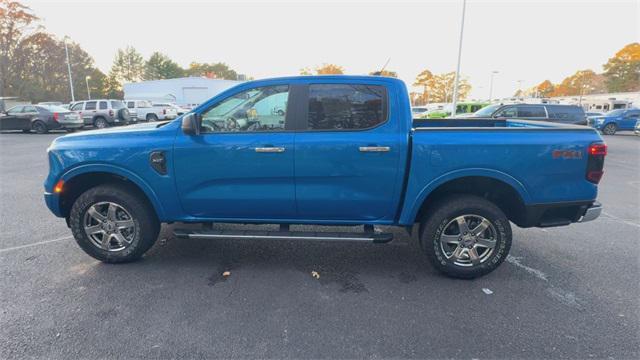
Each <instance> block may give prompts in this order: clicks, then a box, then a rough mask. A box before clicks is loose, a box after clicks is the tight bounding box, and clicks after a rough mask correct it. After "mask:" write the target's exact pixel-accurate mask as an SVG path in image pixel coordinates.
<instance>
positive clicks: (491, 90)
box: [489, 70, 498, 102]
mask: <svg viewBox="0 0 640 360" xmlns="http://www.w3.org/2000/svg"><path fill="white" fill-rule="evenodd" d="M497 73H498V71H496V70H493V71H492V72H491V81H490V82H489V102H491V100H493V77H494V76H495V74H497Z"/></svg>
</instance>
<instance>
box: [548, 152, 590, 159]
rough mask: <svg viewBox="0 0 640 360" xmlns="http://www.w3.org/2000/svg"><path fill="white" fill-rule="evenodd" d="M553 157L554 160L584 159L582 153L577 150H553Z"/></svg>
mask: <svg viewBox="0 0 640 360" xmlns="http://www.w3.org/2000/svg"><path fill="white" fill-rule="evenodd" d="M551 156H552V157H553V158H554V159H582V151H577V150H553V152H552V153H551Z"/></svg>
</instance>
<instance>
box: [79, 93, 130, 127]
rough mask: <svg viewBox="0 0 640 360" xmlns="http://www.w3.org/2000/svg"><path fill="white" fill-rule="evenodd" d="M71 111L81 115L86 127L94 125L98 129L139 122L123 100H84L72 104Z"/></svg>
mask: <svg viewBox="0 0 640 360" xmlns="http://www.w3.org/2000/svg"><path fill="white" fill-rule="evenodd" d="M70 110H71V111H74V112H77V113H78V114H80V116H82V119H83V120H84V124H85V125H93V126H94V127H96V128H98V129H102V128H106V127H109V126H113V125H126V124H129V123H135V122H137V119H136V118H135V117H133V116H131V114H130V113H129V110H127V109H126V107H125V105H124V102H122V100H116V99H97V100H83V101H78V102H75V103H73V104H71V106H70Z"/></svg>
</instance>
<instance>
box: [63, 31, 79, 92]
mask: <svg viewBox="0 0 640 360" xmlns="http://www.w3.org/2000/svg"><path fill="white" fill-rule="evenodd" d="M68 38H69V37H68V36H65V37H64V39H62V41H63V42H64V52H65V54H67V71H68V72H69V89H70V90H71V101H72V102H74V101H76V97H75V96H73V80H72V79H71V62H70V61H69V48H68V47H67V39H68Z"/></svg>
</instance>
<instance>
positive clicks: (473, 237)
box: [420, 195, 511, 279]
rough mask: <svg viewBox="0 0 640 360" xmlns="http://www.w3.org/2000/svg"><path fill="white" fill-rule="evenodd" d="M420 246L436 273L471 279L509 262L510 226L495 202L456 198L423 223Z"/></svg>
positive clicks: (440, 205)
mask: <svg viewBox="0 0 640 360" xmlns="http://www.w3.org/2000/svg"><path fill="white" fill-rule="evenodd" d="M420 245H421V246H422V249H423V251H424V252H425V253H426V255H427V257H428V258H429V260H430V261H431V264H432V265H433V266H434V267H435V268H436V269H437V270H439V271H441V272H442V273H444V274H446V275H448V276H451V277H456V278H464V279H471V278H475V277H478V276H482V275H485V274H488V273H490V272H491V271H493V270H495V269H496V268H497V267H498V266H499V265H500V264H501V263H502V262H503V261H504V260H505V259H506V257H507V255H508V254H509V249H510V248H511V225H510V224H509V220H508V219H507V217H506V216H505V215H504V213H503V212H502V210H500V208H498V207H497V206H496V205H495V204H493V203H492V202H490V201H488V200H486V199H484V198H481V197H478V196H473V195H454V196H451V197H448V198H446V199H444V200H442V201H440V202H439V203H437V204H435V205H434V206H433V211H432V212H431V213H430V214H429V215H428V216H427V218H426V219H425V220H424V221H423V223H422V226H421V233H420Z"/></svg>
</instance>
